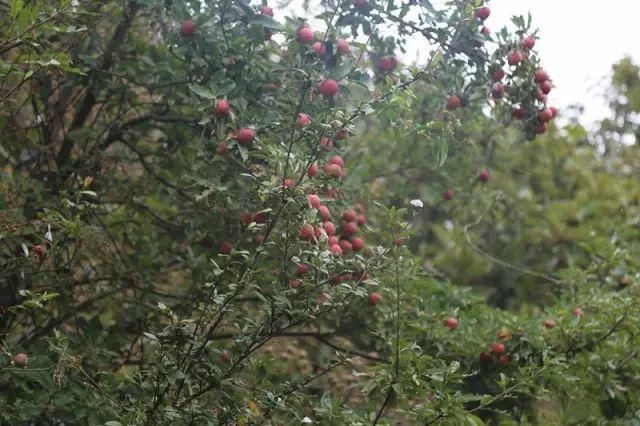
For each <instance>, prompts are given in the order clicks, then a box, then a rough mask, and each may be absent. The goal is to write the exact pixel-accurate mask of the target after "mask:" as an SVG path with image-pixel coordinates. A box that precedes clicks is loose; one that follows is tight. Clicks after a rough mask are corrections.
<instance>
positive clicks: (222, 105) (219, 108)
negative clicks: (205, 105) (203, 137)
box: [216, 99, 229, 117]
mask: <svg viewBox="0 0 640 426" xmlns="http://www.w3.org/2000/svg"><path fill="white" fill-rule="evenodd" d="M216 115H219V116H220V117H226V116H227V115H229V101H228V100H226V99H220V100H219V101H218V102H216Z"/></svg>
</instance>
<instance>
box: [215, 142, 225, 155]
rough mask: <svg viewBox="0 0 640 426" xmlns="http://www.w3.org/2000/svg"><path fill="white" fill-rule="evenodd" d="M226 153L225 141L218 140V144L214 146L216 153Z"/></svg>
mask: <svg viewBox="0 0 640 426" xmlns="http://www.w3.org/2000/svg"><path fill="white" fill-rule="evenodd" d="M226 153H227V143H226V142H220V143H219V144H218V146H216V154H218V155H225V154H226Z"/></svg>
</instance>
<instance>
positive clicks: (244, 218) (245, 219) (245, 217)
mask: <svg viewBox="0 0 640 426" xmlns="http://www.w3.org/2000/svg"><path fill="white" fill-rule="evenodd" d="M240 222H241V223H242V224H243V225H245V226H246V225H248V224H250V223H251V222H252V218H251V213H249V212H246V211H245V212H242V213H240Z"/></svg>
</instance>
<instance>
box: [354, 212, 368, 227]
mask: <svg viewBox="0 0 640 426" xmlns="http://www.w3.org/2000/svg"><path fill="white" fill-rule="evenodd" d="M356 222H357V223H358V226H364V224H365V223H367V216H365V215H363V214H359V215H358V217H357V218H356Z"/></svg>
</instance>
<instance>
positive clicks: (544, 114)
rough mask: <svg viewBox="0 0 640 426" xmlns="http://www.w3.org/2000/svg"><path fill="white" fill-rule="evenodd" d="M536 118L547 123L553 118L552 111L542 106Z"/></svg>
mask: <svg viewBox="0 0 640 426" xmlns="http://www.w3.org/2000/svg"><path fill="white" fill-rule="evenodd" d="M538 118H539V119H540V122H541V123H548V122H549V121H551V120H552V119H553V112H552V111H551V110H550V109H549V108H544V109H543V110H542V111H540V112H539V113H538Z"/></svg>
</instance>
